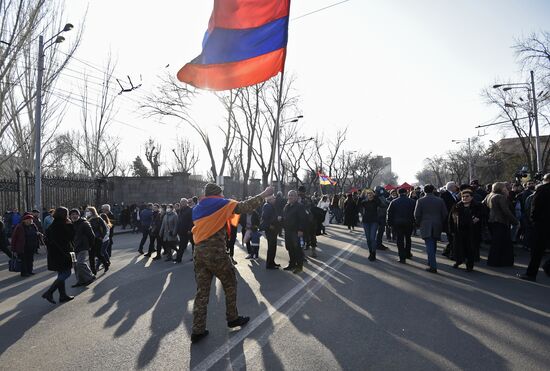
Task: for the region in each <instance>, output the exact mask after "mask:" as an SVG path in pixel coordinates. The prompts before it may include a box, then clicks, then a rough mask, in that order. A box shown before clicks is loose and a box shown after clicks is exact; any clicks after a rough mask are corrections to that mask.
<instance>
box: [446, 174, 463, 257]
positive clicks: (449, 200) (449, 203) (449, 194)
mask: <svg viewBox="0 0 550 371" xmlns="http://www.w3.org/2000/svg"><path fill="white" fill-rule="evenodd" d="M458 191H459V189H458V186H457V185H456V183H455V182H447V184H446V185H445V192H442V193H441V199H442V200H443V201H444V202H445V206H446V207H447V217H446V219H445V220H448V219H449V214H450V213H451V209H452V208H453V206H454V205H455V204H456V203H457V202H458V201H460V198H459V195H458ZM443 231H444V232H446V233H447V232H448V231H447V223H445V226H444V229H443ZM447 239H448V240H449V243H448V244H447V246H446V247H445V250H444V251H443V255H445V256H446V257H448V258H451V259H452V256H453V236H452V235H451V234H450V233H447Z"/></svg>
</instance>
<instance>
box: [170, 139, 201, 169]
mask: <svg viewBox="0 0 550 371" xmlns="http://www.w3.org/2000/svg"><path fill="white" fill-rule="evenodd" d="M172 153H173V154H174V157H175V160H176V168H175V169H176V171H179V172H182V173H189V174H190V173H191V172H192V171H193V170H194V169H195V166H196V165H197V162H199V154H198V152H197V151H196V149H195V146H193V145H192V144H191V142H190V141H189V139H187V138H177V139H176V148H172Z"/></svg>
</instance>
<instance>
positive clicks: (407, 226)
mask: <svg viewBox="0 0 550 371" xmlns="http://www.w3.org/2000/svg"><path fill="white" fill-rule="evenodd" d="M398 192H399V197H398V198H396V199H395V200H393V201H392V202H391V203H390V205H389V206H388V212H387V218H386V222H387V224H388V225H389V226H390V227H391V228H392V230H393V233H394V234H395V238H396V240H397V250H398V252H399V263H402V264H405V263H406V259H407V258H409V257H410V256H411V255H412V254H411V235H412V232H413V227H414V208H415V206H416V201H414V200H413V199H412V198H409V197H407V190H406V189H404V188H400V189H399V191H398Z"/></svg>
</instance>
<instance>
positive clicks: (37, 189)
mask: <svg viewBox="0 0 550 371" xmlns="http://www.w3.org/2000/svg"><path fill="white" fill-rule="evenodd" d="M43 74H44V37H43V36H42V35H40V36H39V37H38V77H37V79H36V114H35V117H34V125H35V126H34V136H35V143H34V145H35V150H34V152H35V154H34V155H35V161H34V208H35V209H36V210H38V211H41V210H42V209H41V206H42V76H43Z"/></svg>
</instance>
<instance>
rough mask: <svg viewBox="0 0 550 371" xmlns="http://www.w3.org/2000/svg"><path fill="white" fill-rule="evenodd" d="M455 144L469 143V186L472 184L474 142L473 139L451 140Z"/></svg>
mask: <svg viewBox="0 0 550 371" xmlns="http://www.w3.org/2000/svg"><path fill="white" fill-rule="evenodd" d="M451 142H453V143H457V144H461V143H464V144H465V143H468V184H470V183H471V182H472V178H473V177H472V175H473V174H472V141H471V138H468V139H453V140H451Z"/></svg>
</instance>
